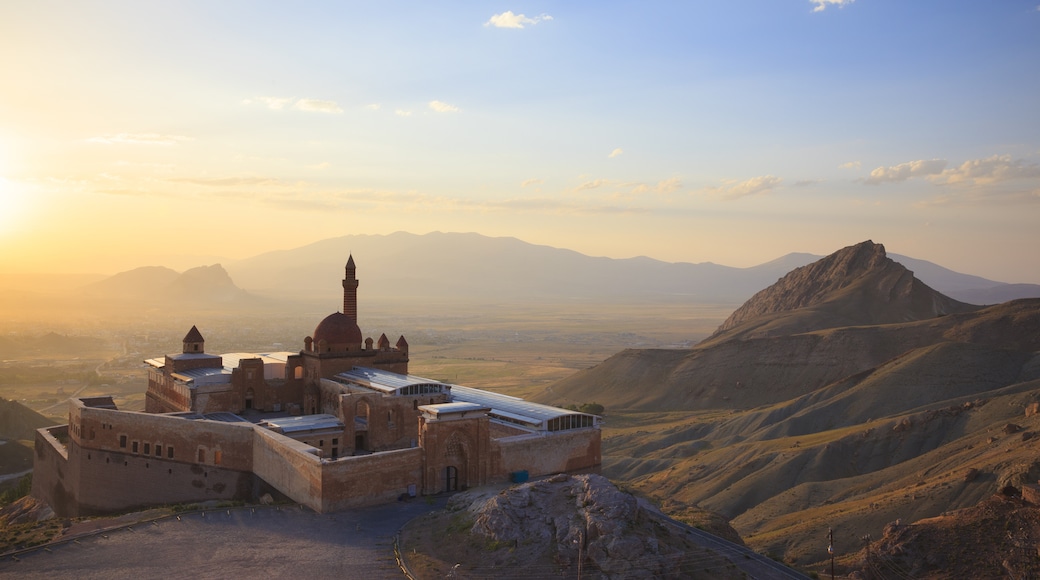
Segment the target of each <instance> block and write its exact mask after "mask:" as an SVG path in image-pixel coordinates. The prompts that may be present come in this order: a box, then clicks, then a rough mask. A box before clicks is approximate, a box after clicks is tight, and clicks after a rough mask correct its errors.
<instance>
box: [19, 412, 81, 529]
mask: <svg viewBox="0 0 1040 580" xmlns="http://www.w3.org/2000/svg"><path fill="white" fill-rule="evenodd" d="M68 438H69V428H68V425H60V426H57V427H47V428H44V429H37V430H36V437H35V441H34V448H35V451H36V457H35V458H34V459H33V474H32V490H31V491H30V494H31V495H32V496H33V497H35V498H37V499H39V500H43V501H44V502H46V503H47V505H49V506H51V509H53V510H54V513H56V514H59V515H67V514H68V512H69V506H70V505H74V504H75V490H76V488H77V485H78V483H79V478H78V477H75V475H74V474H72V473H71V472H70V471H69V460H68V450H67V449H66V447H65V444H64V443H61V442H60V441H59V439H63V440H65V441H68Z"/></svg>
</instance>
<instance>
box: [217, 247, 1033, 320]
mask: <svg viewBox="0 0 1040 580" xmlns="http://www.w3.org/2000/svg"><path fill="white" fill-rule="evenodd" d="M350 254H353V255H354V259H355V260H356V261H357V263H358V269H359V273H358V275H359V277H360V278H361V281H362V287H361V292H363V293H364V294H365V295H366V297H371V299H372V300H380V299H398V298H404V299H414V300H437V301H445V300H455V301H460V302H468V303H485V302H491V301H494V302H501V301H556V302H562V301H572V300H581V301H588V302H596V301H641V302H647V301H687V302H691V301H692V302H704V303H721V304H735V303H740V302H742V301H744V300H746V299H748V298H749V297H751V296H752V295H753V294H754V293H755V292H758V291H759V290H761V289H763V288H765V287H766V286H769V285H770V284H772V283H773V282H775V281H776V280H777V279H778V278H780V277H781V276H783V275H785V274H787V273H788V272H789V271H791V270H792V269H793V268H797V267H800V266H804V265H806V264H809V263H810V262H813V261H815V260H817V259H819V256H813V255H812V254H804V253H793V254H788V255H785V256H782V257H780V258H777V259H776V260H772V261H770V262H766V263H764V264H760V265H758V266H754V267H751V268H733V267H729V266H722V265H719V264H713V263H710V262H705V263H700V264H691V263H681V262H680V263H669V262H662V261H659V260H654V259H651V258H646V257H637V258H628V259H611V258H602V257H591V256H586V255H583V254H580V253H578V252H574V251H571V250H565V249H559V248H552V247H549V246H540V245H535V244H530V243H527V242H523V241H521V240H518V239H515V238H495V237H488V236H482V235H479V234H475V233H441V232H433V233H429V234H425V235H415V234H409V233H405V232H397V233H394V234H390V235H350V236H342V237H339V238H331V239H327V240H322V241H319V242H315V243H313V244H309V245H306V246H302V247H299V248H295V249H291V250H282V251H276V252H268V253H265V254H260V255H258V256H254V257H252V258H249V259H246V260H240V261H235V262H231V263H228V264H227V268H228V271H229V272H230V274H231V276H232V277H233V278H234V279H235V280H236V281H237V282H238V284H239V285H240V286H241V287H243V288H247V289H249V290H250V291H251V292H255V293H257V294H261V295H266V296H271V297H277V298H280V299H285V300H300V299H306V300H312V301H313V302H315V303H321V304H327V303H328V302H329V301H330V300H335V299H336V297H337V295H338V292H339V280H340V279H341V278H342V269H343V265H344V263H345V262H346V258H347V256H348V255H350ZM908 260H911V261H912V263H914V264H915V266H918V267H920V269H922V270H923V271H927V272H928V275H929V276H934V279H935V280H936V281H935V282H933V281H932V279H931V278H927V277H926V278H925V280H926V281H927V282H928V283H929V284H931V285H933V287H935V288H937V289H938V290H939V291H940V292H944V291H945V290H946V289H947V288H952V289H957V290H965V291H967V290H971V289H979V288H992V287H998V286H1000V285H1001V283H1000V282H994V281H991V280H985V279H982V278H977V277H974V276H966V275H963V274H958V273H956V272H952V271H950V270H947V269H945V268H942V267H940V266H936V265H934V264H931V263H930V262H924V261H920V260H912V259H908ZM1037 289H1038V290H1040V286H1038V287H1037ZM1037 295H1038V296H1040V292H1038V294H1037ZM489 297H492V298H489Z"/></svg>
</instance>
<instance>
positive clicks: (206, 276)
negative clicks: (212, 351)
mask: <svg viewBox="0 0 1040 580" xmlns="http://www.w3.org/2000/svg"><path fill="white" fill-rule="evenodd" d="M81 292H82V294H83V295H84V296H86V297H88V298H91V299H95V300H103V301H127V300H129V301H139V302H160V301H164V302H189V301H190V302H195V303H199V304H221V303H232V302H236V301H242V300H248V299H249V298H250V297H249V294H248V293H247V292H246V291H244V290H242V289H241V288H239V287H238V286H236V285H235V283H234V281H232V280H231V277H230V276H229V275H228V273H227V271H226V270H224V268H223V267H222V266H221V265H220V264H214V265H212V266H199V267H197V268H192V269H190V270H186V271H185V272H183V273H177V272H176V271H174V270H171V269H169V268H164V267H162V266H145V267H142V268H136V269H134V270H129V271H127V272H120V273H119V274H116V275H114V276H110V277H108V278H105V279H103V280H99V281H97V282H94V283H91V284H88V285H86V286H84V287H83V288H82V289H81Z"/></svg>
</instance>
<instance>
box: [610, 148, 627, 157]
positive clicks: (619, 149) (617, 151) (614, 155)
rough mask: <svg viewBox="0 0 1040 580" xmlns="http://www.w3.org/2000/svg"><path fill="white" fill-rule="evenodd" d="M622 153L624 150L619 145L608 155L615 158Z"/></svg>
mask: <svg viewBox="0 0 1040 580" xmlns="http://www.w3.org/2000/svg"><path fill="white" fill-rule="evenodd" d="M622 153H624V151H623V150H622V149H621V148H620V147H618V148H617V149H615V150H613V151H611V152H610V155H607V157H609V158H611V159H613V158H615V157H617V156H619V155H621V154H622Z"/></svg>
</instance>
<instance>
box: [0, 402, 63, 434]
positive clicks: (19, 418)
mask: <svg viewBox="0 0 1040 580" xmlns="http://www.w3.org/2000/svg"><path fill="white" fill-rule="evenodd" d="M53 424H54V421H53V420H52V419H48V418H47V417H44V416H43V415H41V414H39V413H37V412H36V411H33V410H32V409H30V408H28V407H26V406H25V405H23V404H21V403H19V402H18V401H8V400H6V399H4V398H0V440H3V439H26V440H29V441H32V440H33V438H34V437H35V432H36V430H37V429H40V428H42V427H50V426H51V425H53Z"/></svg>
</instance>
